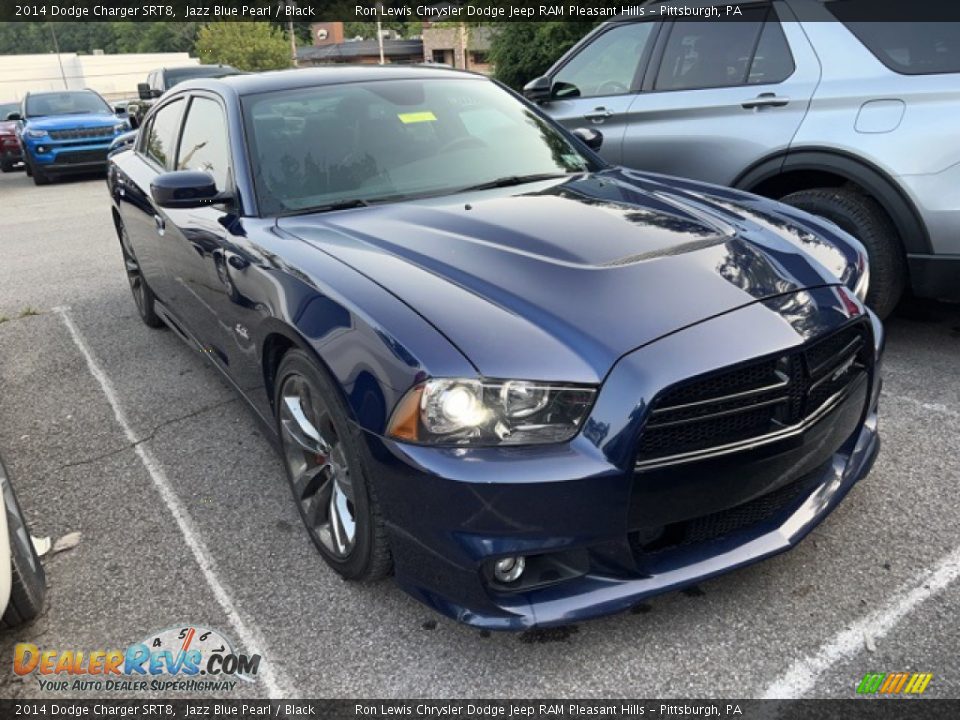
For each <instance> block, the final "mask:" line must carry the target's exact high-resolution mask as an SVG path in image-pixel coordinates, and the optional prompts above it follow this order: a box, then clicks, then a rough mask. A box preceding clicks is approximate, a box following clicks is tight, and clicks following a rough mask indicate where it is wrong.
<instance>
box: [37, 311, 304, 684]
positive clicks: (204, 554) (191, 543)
mask: <svg viewBox="0 0 960 720" xmlns="http://www.w3.org/2000/svg"><path fill="white" fill-rule="evenodd" d="M53 311H54V312H55V313H57V314H58V315H59V316H60V319H61V320H62V321H63V324H64V326H65V327H66V328H67V331H68V332H69V333H70V337H71V338H72V339H73V343H74V344H75V345H76V346H77V349H78V350H79V351H80V354H81V355H83V358H84V360H86V362H87V368H89V370H90V373H91V374H92V375H93V377H94V379H95V380H96V381H97V382H98V383H99V384H100V388H101V389H102V390H103V394H104V395H105V396H106V398H107V402H108V403H109V404H110V407H111V409H112V410H113V414H114V417H116V419H117V422H118V423H119V424H120V427H121V428H122V429H123V432H124V434H125V435H126V438H127V440H128V441H129V442H130V444H131V447H132V448H133V450H134V452H136V454H137V456H138V457H139V458H140V461H141V462H142V463H143V466H144V467H145V468H146V470H147V473H148V474H149V475H150V479H151V480H153V484H154V486H155V487H156V489H157V492H159V493H160V497H161V498H162V499H163V502H164V504H165V505H166V506H167V509H168V510H169V511H170V514H171V515H173V519H174V520H176V522H177V527H179V529H180V533H181V534H182V535H183V538H184V541H185V542H186V543H187V547H189V548H190V550H191V551H192V552H193V557H194V559H196V561H197V564H198V565H199V566H200V571H201V572H202V573H203V577H204V579H205V580H206V581H207V585H209V587H210V590H211V591H212V592H213V595H214V597H215V598H216V599H217V602H218V603H219V605H220V607H221V608H222V609H223V611H224V613H226V616H227V620H228V621H229V623H230V625H231V626H232V627H233V629H234V631H236V633H237V635H238V636H239V639H240V640H241V641H242V642H243V645H244V647H245V648H247V650H250V651H253V650H258V651H259V652H260V653H262V654H264V655H266V656H267V657H268V658H269V659H270V664H268V665H265V666H264V667H263V668H262V669H261V670H260V672H259V674H258V676H257V677H258V678H259V679H261V680H262V681H263V684H264V686H265V687H266V689H267V694H268V696H269V698H270V699H271V700H279V699H283V698H289V697H301V696H300V695H299V694H298V693H297V692H296V691H295V690H294V689H293V688H291V687H289V686H287V683H285V682H283V681H281V680H280V677H279V676H278V675H277V674H276V673H275V672H274V671H273V669H272V668H273V667H276V665H277V663H276V661H275V660H274V659H273V658H274V657H276V656H275V655H272V654H268V653H267V652H266V648H265V644H264V642H263V640H262V636H261V634H260V632H259V630H257V628H255V627H254V626H252V625H250V624H248V623H247V622H244V620H243V618H242V617H241V616H240V612H239V610H238V609H237V607H236V606H235V605H234V604H233V601H232V600H231V599H230V595H229V594H228V593H227V591H226V589H225V588H224V586H223V583H222V582H220V578H219V575H218V572H217V564H216V561H215V560H214V558H213V555H211V553H210V550H209V549H208V548H207V546H206V544H205V543H204V542H203V540H202V539H201V537H200V535H199V534H198V533H197V531H196V529H195V528H194V524H193V520H192V519H191V518H190V515H189V514H188V513H187V511H186V509H185V508H184V506H183V504H182V503H181V502H180V499H179V498H178V497H177V495H176V493H175V492H174V491H173V487H172V486H171V484H170V481H169V480H168V479H167V476H166V474H165V473H164V472H163V468H162V467H161V466H160V463H159V462H157V459H156V458H155V457H154V456H153V453H151V452H150V450H149V448H147V446H146V444H145V442H143V441H141V440H139V439H138V438H137V436H136V433H134V431H133V428H132V427H131V425H130V423H129V421H128V420H127V416H126V413H124V411H123V408H122V407H120V402H119V400H118V399H117V394H116V391H115V390H114V388H113V383H112V382H111V381H110V378H109V377H107V375H106V373H105V372H104V371H103V370H102V369H101V368H100V366H99V365H98V364H97V361H96V359H95V358H94V357H93V353H92V352H91V351H90V348H89V347H88V346H87V343H86V340H84V339H83V336H82V335H81V334H80V330H79V329H78V328H77V326H76V325H75V324H74V322H73V319H72V318H71V317H70V314H69V312H68V308H66V307H55V308H53Z"/></svg>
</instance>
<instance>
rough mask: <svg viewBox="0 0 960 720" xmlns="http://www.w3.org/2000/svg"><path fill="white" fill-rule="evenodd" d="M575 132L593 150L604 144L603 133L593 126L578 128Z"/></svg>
mask: <svg viewBox="0 0 960 720" xmlns="http://www.w3.org/2000/svg"><path fill="white" fill-rule="evenodd" d="M573 134H574V135H575V136H576V137H578V138H580V139H581V140H583V142H584V144H585V145H586V146H587V147H588V148H590V149H591V150H599V149H600V146H601V145H603V133H602V132H600V131H599V130H594V129H592V128H577V129H576V130H574V131H573Z"/></svg>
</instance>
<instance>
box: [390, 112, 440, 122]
mask: <svg viewBox="0 0 960 720" xmlns="http://www.w3.org/2000/svg"><path fill="white" fill-rule="evenodd" d="M397 117H398V118H400V122H402V123H403V124H404V125H409V124H410V123H419V122H436V120H437V116H436V115H434V114H433V113H432V112H430V111H429V110H428V111H426V112H415V113H400V114H399V115H397Z"/></svg>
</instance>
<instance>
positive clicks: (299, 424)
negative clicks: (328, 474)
mask: <svg viewBox="0 0 960 720" xmlns="http://www.w3.org/2000/svg"><path fill="white" fill-rule="evenodd" d="M301 402H302V400H301V398H300V397H299V396H297V395H293V396H287V395H285V396H284V397H283V407H282V408H281V410H280V412H281V423H282V425H283V429H284V432H286V434H287V437H289V438H290V439H291V440H293V441H294V442H295V443H297V445H299V446H300V447H301V448H303V450H304V451H306V452H309V453H314V454H317V455H322V456H324V457H327V456H328V455H329V454H330V446H329V445H328V444H327V442H326V441H325V440H324V439H323V438H322V437H320V433H319V432H318V431H317V428H316V427H315V426H314V424H313V423H312V422H310V420H308V419H307V415H306V413H305V412H304V410H303V406H302V404H301Z"/></svg>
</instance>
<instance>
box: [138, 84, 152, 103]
mask: <svg viewBox="0 0 960 720" xmlns="http://www.w3.org/2000/svg"><path fill="white" fill-rule="evenodd" d="M137 94H138V95H139V96H140V99H141V100H150V99H152V98H153V90H152V89H151V88H150V85H149V83H137Z"/></svg>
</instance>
